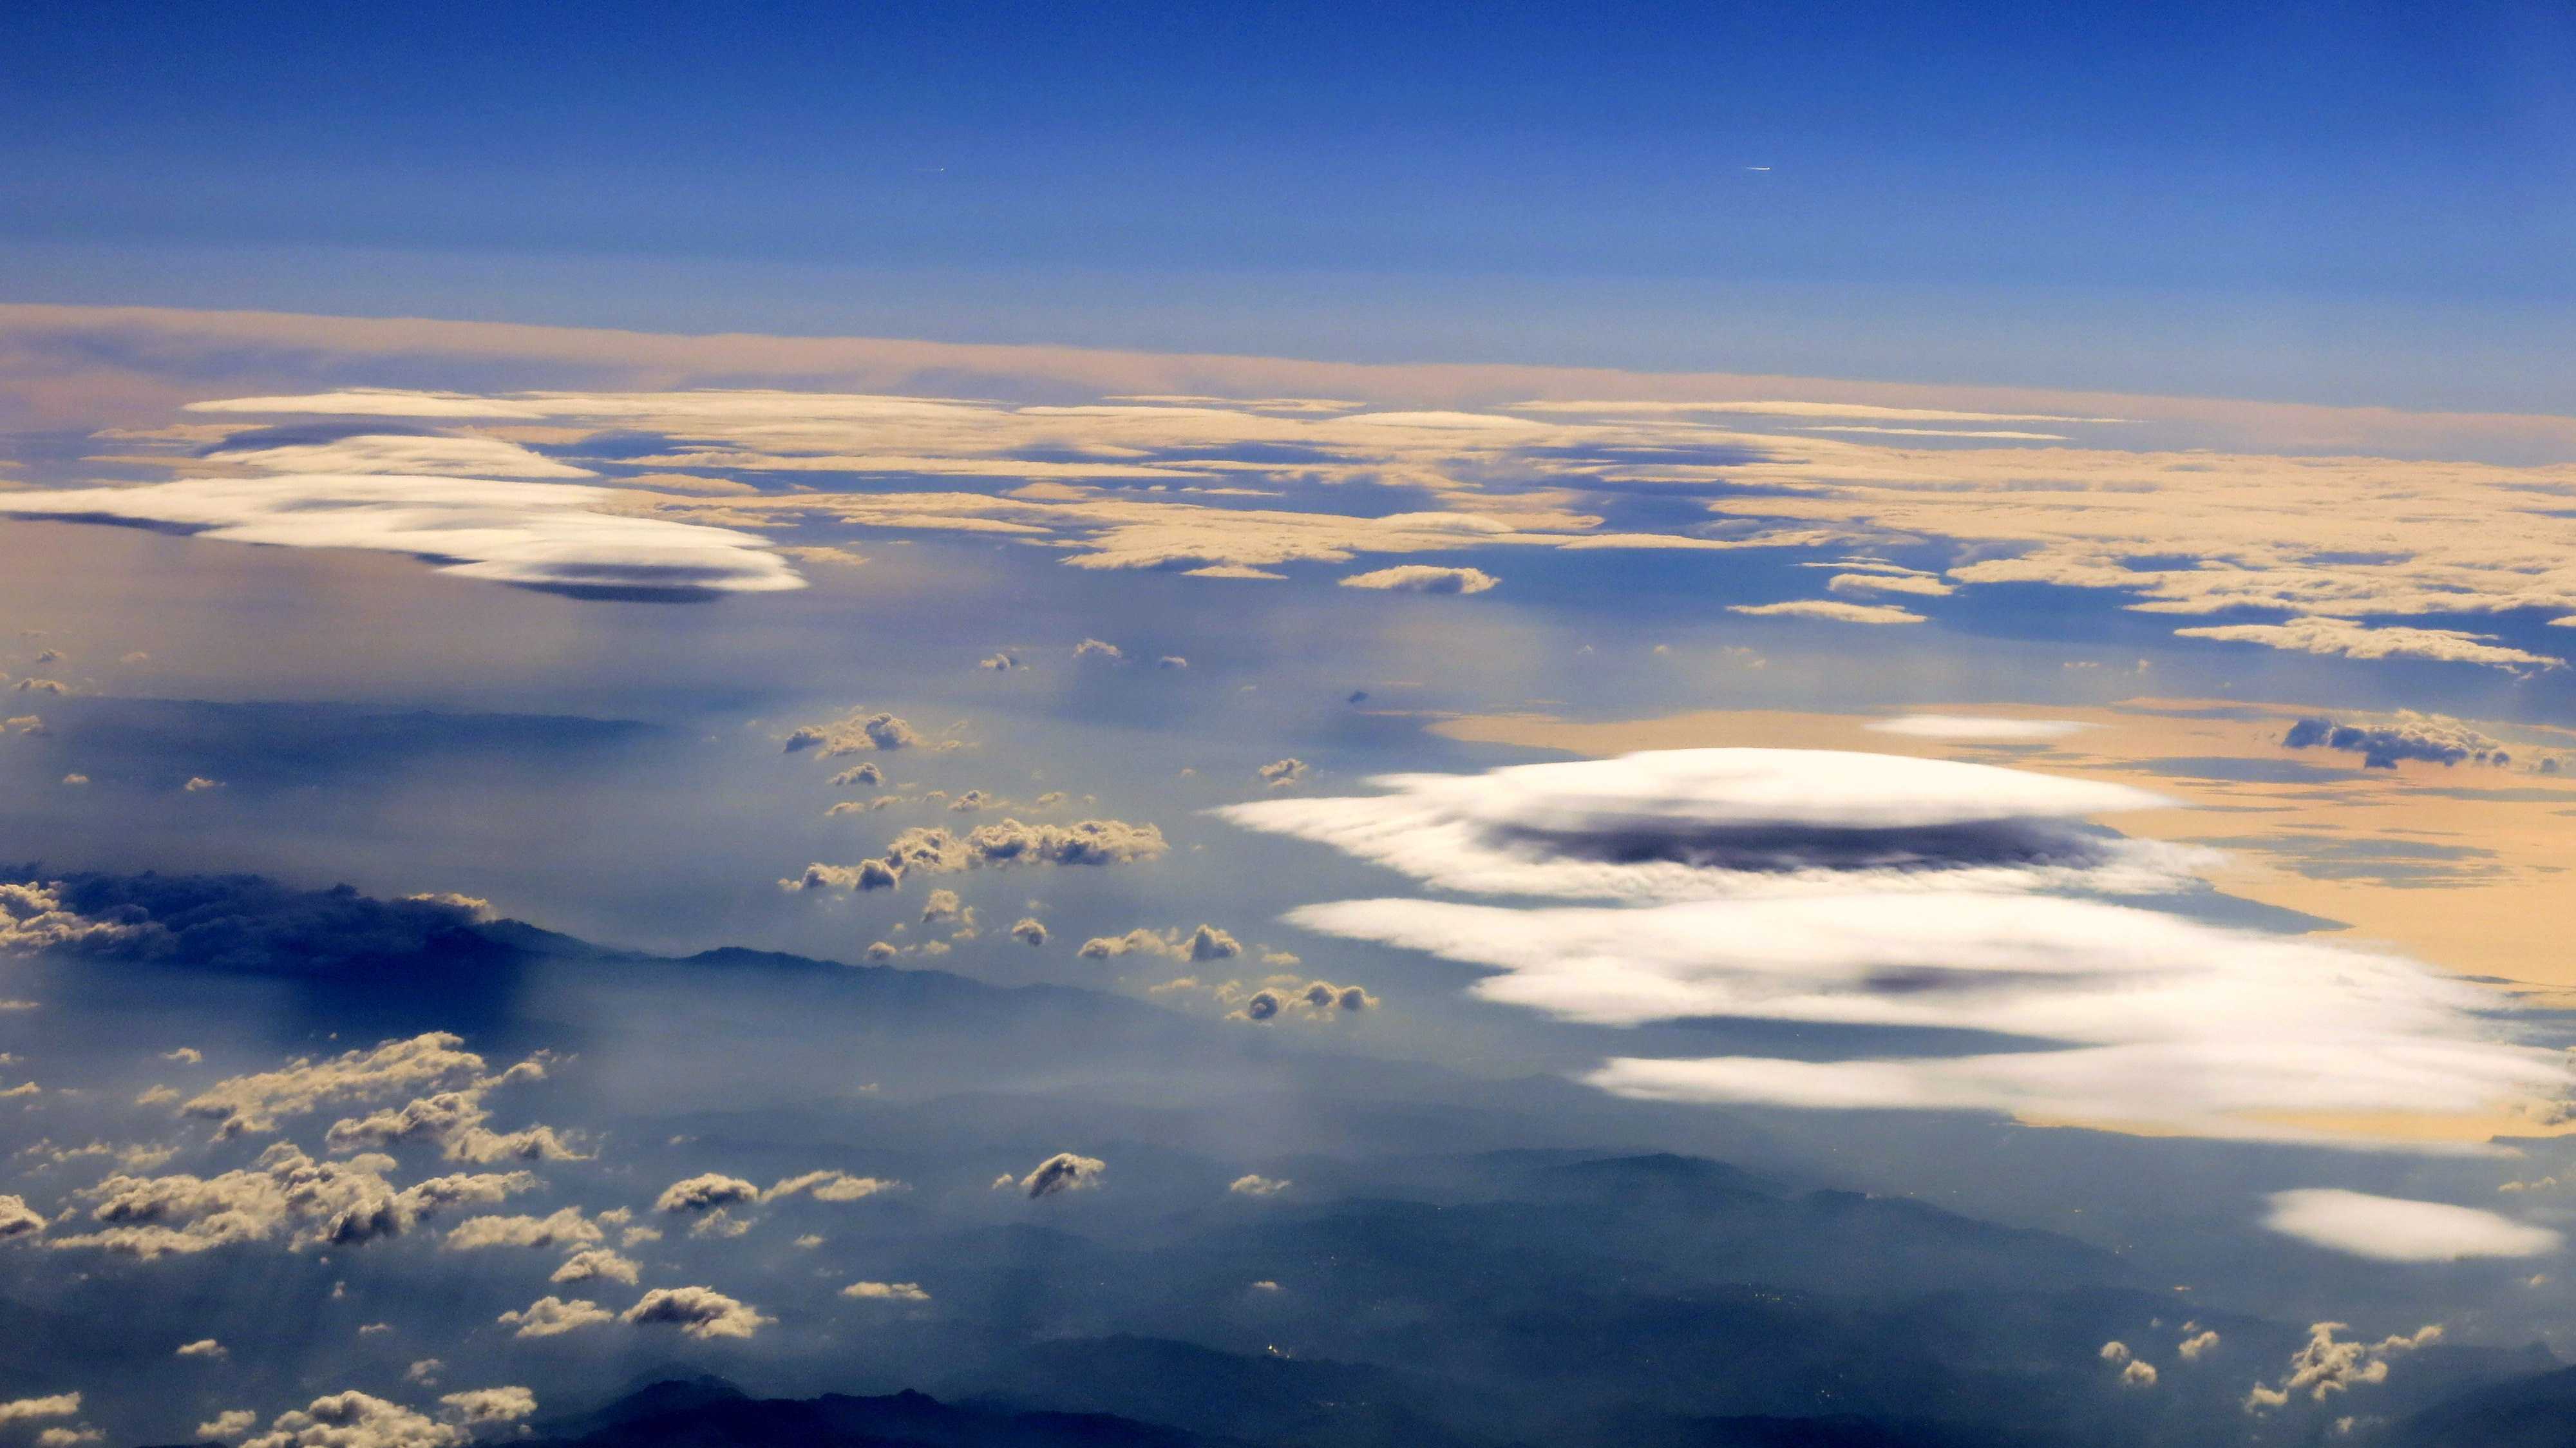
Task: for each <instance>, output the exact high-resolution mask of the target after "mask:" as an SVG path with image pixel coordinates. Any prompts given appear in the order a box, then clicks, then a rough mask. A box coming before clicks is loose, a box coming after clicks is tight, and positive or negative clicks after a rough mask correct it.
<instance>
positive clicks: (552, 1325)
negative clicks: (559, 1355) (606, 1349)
mask: <svg viewBox="0 0 2576 1448" xmlns="http://www.w3.org/2000/svg"><path fill="white" fill-rule="evenodd" d="M616 1320H617V1314H616V1313H613V1312H611V1311H609V1310H608V1309H607V1308H604V1307H602V1306H600V1305H599V1304H598V1303H596V1302H588V1301H584V1300H581V1299H578V1298H576V1299H574V1300H573V1301H570V1302H566V1301H565V1300H564V1299H562V1298H560V1297H554V1296H546V1297H540V1298H538V1299H537V1300H536V1301H534V1302H531V1303H529V1304H528V1305H527V1306H525V1307H523V1308H519V1309H517V1310H515V1311H511V1312H505V1313H502V1314H501V1315H500V1316H499V1317H498V1318H495V1319H494V1321H496V1322H498V1323H500V1324H501V1325H502V1326H503V1327H507V1328H514V1329H516V1331H514V1332H512V1333H511V1334H510V1335H511V1336H512V1337H560V1336H562V1335H563V1334H564V1333H567V1332H578V1331H580V1330H581V1329H583V1328H585V1327H597V1326H599V1325H600V1324H602V1323H606V1322H615V1321H616Z"/></svg>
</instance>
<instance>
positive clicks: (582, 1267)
mask: <svg viewBox="0 0 2576 1448" xmlns="http://www.w3.org/2000/svg"><path fill="white" fill-rule="evenodd" d="M641 1271H642V1269H641V1268H640V1267H638V1266H637V1265H636V1262H635V1260H634V1259H633V1258H631V1257H625V1256H620V1255H619V1254H618V1253H616V1252H612V1251H610V1250H609V1249H607V1248H605V1247H594V1248H590V1249H588V1250H585V1251H580V1252H575V1253H573V1254H572V1255H571V1256H569V1257H566V1258H565V1259H564V1260H563V1265H561V1266H559V1267H557V1268H555V1270H554V1275H552V1276H550V1277H548V1278H547V1279H546V1280H547V1281H548V1282H558V1283H561V1282H623V1283H625V1284H626V1285H627V1286H629V1287H632V1286H634V1285H635V1282H636V1278H637V1275H638V1274H639V1273H640V1272H641Z"/></svg>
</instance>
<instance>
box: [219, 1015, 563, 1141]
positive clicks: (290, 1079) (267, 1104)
mask: <svg viewBox="0 0 2576 1448" xmlns="http://www.w3.org/2000/svg"><path fill="white" fill-rule="evenodd" d="M464 1046H465V1040H464V1038H463V1037H461V1036H456V1035H452V1034H450V1033H448V1032H446V1031H424V1032H422V1033H421V1034H420V1035H417V1036H412V1037H408V1038H406V1039H402V1040H393V1041H383V1042H380V1043H378V1044H377V1045H375V1046H374V1047H372V1048H369V1049H366V1050H352V1051H344V1052H342V1053H340V1054H339V1055H337V1056H330V1057H324V1058H320V1059H316V1058H313V1057H309V1056H300V1057H297V1058H296V1059H295V1060H293V1061H290V1062H288V1063H287V1065H286V1066H285V1067H283V1068H282V1069H279V1070H275V1071H256V1072H252V1073H250V1074H248V1075H242V1076H230V1077H226V1078H225V1079H223V1080H221V1081H218V1082H216V1083H215V1084H214V1085H212V1086H210V1087H208V1088H206V1089H205V1090H204V1091H202V1092H200V1093H198V1094H197V1095H196V1096H194V1097H191V1098H190V1099H189V1100H188V1101H187V1102H186V1104H184V1105H183V1106H181V1107H180V1110H182V1111H184V1112H186V1113H187V1114H188V1115H190V1116H195V1117H201V1118H203V1119H206V1120H209V1121H213V1122H215V1123H216V1128H215V1130H216V1135H218V1136H221V1137H231V1136H239V1135H243V1134H245V1133H259V1132H270V1131H275V1130H277V1127H278V1120H279V1118H281V1117H288V1116H303V1115H307V1114H310V1113H312V1112H314V1111H318V1110H321V1109H322V1108H323V1107H326V1106H333V1105H337V1104H340V1103H342V1102H363V1101H367V1100H369V1099H382V1098H385V1097H389V1096H400V1095H407V1094H409V1093H412V1092H415V1091H420V1090H423V1089H425V1088H436V1087H443V1086H459V1087H465V1088H469V1091H468V1094H469V1095H475V1094H479V1092H480V1091H481V1090H486V1089H489V1088H491V1087H493V1086H497V1085H502V1084H507V1083H511V1082H516V1081H524V1080H531V1079H540V1078H542V1077H543V1075H544V1071H545V1068H544V1066H543V1065H542V1064H541V1063H540V1062H539V1061H536V1060H530V1061H525V1062H521V1063H520V1064H518V1065H516V1066H512V1067H511V1068H509V1070H507V1071H504V1072H502V1073H500V1074H498V1075H490V1076H487V1075H486V1074H485V1062H484V1060H483V1058H482V1057H481V1056H479V1055H476V1054H475V1053H474V1052H472V1051H468V1050H466V1049H464ZM433 1099H434V1098H433ZM413 1105H414V1106H419V1107H421V1110H420V1111H419V1112H418V1113H417V1114H414V1115H407V1114H406V1113H409V1112H410V1111H411V1107H406V1108H404V1111H402V1112H394V1113H389V1114H385V1115H383V1116H382V1117H376V1116H371V1117H367V1118H364V1119H360V1120H354V1121H343V1122H339V1123H336V1124H335V1125H334V1126H333V1128H332V1136H333V1139H332V1141H331V1145H332V1146H333V1147H335V1148H350V1147H355V1146H358V1145H362V1144H366V1143H368V1142H370V1141H374V1142H378V1143H382V1142H384V1141H390V1140H400V1139H403V1134H404V1129H405V1128H407V1127H409V1126H411V1125H412V1124H414V1123H419V1134H427V1135H435V1134H437V1133H438V1132H439V1131H440V1130H441V1129H442V1128H443V1127H446V1126H453V1124H454V1123H455V1122H456V1121H460V1120H465V1119H466V1118H467V1117H470V1115H471V1112H472V1109H473V1108H471V1107H470V1106H467V1107H460V1108H457V1109H456V1112H452V1111H451V1110H450V1109H449V1108H445V1107H440V1106H435V1105H428V1104H425V1103H423V1102H414V1103H413ZM457 1112H462V1113H463V1114H462V1115H459V1114H457ZM343 1128H346V1130H345V1131H344V1130H343ZM387 1133H391V1134H390V1135H389V1134H387Z"/></svg>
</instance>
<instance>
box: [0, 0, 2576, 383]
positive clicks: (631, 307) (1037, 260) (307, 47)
mask: <svg viewBox="0 0 2576 1448" xmlns="http://www.w3.org/2000/svg"><path fill="white" fill-rule="evenodd" d="M133 21H134V23H131V24H118V25H113V26H110V25H103V24H100V23H99V17H98V15H97V14H96V13H95V12H93V11H88V10H82V11H78V12H74V11H68V10H66V11H61V12H57V13H55V14H53V15H40V14H34V13H26V14H22V15H20V16H18V17H16V18H15V19H13V20H12V21H11V22H9V30H10V32H11V43H10V44H8V45H7V46H6V47H0V50H5V58H0V67H5V69H0V74H5V75H6V77H7V85H8V89H9V92H10V95H11V101H12V104H11V106H10V114H9V116H8V118H7V119H6V120H5V121H0V127H5V128H6V129H5V135H6V138H7V142H8V145H9V147H10V150H11V154H12V158H13V160H12V166H11V168H10V173H11V174H10V177H9V178H8V179H7V180H6V181H5V182H0V247H4V248H6V251H5V252H0V255H14V256H15V258H16V260H15V262H14V263H13V266H12V270H13V271H15V272H17V274H18V276H19V278H20V280H19V283H18V285H17V286H16V287H13V288H12V291H13V294H14V295H15V296H16V297H17V299H20V300H66V301H107V300H116V301H135V300H157V301H165V302H168V303H172V304H184V305H214V306H257V307H270V308H279V309H288V310H334V309H338V310H359V311H376V312H382V311H386V310H392V311H416V312H426V313H431V314H437V315H473V316H502V315H506V316H509V317H511V318H512V319H517V320H532V319H542V320H548V321H558V322H566V323H583V324H607V325H628V326H639V327H648V328H650V327H674V328H681V329H689V330H702V329H710V330H711V329H715V328H717V327H719V326H725V325H734V326H749V327H757V328H760V329H763V330H774V331H786V332H829V331H848V330H876V331H885V332H891V333H895V334H902V335H951V336H972V337H976V338H979V339H983V340H1051V341H1070V342H1077V343H1103V344H1125V345H1150V346H1160V347H1172V348H1182V349H1207V350H1221V351H1238V352H1263V353H1283V352H1284V353H1292V354H1297V355H1323V356H1366V357H1370V358H1373V359H1385V360H1421V359H1425V358H1441V359H1446V360H1460V359H1463V358H1470V357H1472V358H1476V359H1480V360H1487V359H1490V360H1503V359H1513V360H1519V359H1526V358H1528V357H1531V356H1533V355H1539V354H1546V355H1549V356H1552V357H1559V356H1562V355H1564V354H1565V353H1566V352H1567V351H1569V350H1580V351H1581V352H1582V353H1583V354H1584V357H1585V360H1592V361H1598V362H1601V363H1605V364H1623V363H1624V364H1630V365H1650V366H1697V367H1726V368H1730V369H1732V370H1794V371H1803V372H1810V373H1814V372H1823V373H1828V374H1833V375H1873V376H1889V375H1894V374H1896V373H1898V372H1900V371H1902V372H1904V373H1905V375H1909V376H1915V377H1920V378H1923V379H1924V380H1944V381H1961V380H1982V381H1997V382H2017V381H2032V380H2040V379H2043V378H2045V379H2046V380H2053V381H2069V380H2076V379H2072V378H2069V377H2068V376H2067V375H2066V373H2067V372H2068V371H2069V370H2072V369H2080V370H2082V371H2084V372H2085V373H2087V374H2088V376H2087V377H2086V378H2084V379H2083V380H2087V381H2091V382H2094V383H2096V384H2098V385H2105V386H2120V387H2132V388H2139V389H2142V390H2160V391H2175V392H2190V393H2202V394H2207V393H2213V392H2214V393H2236V394H2241V395H2263V396H2282V397H2313V398H2317V399H2319V400H2332V401H2344V402H2363V401H2395V402H2400V403H2404V402H2414V401H2425V402H2439V403H2441V404H2443V405H2451V406H2476V405H2482V404H2483V405H2512V406H2521V407H2538V406H2541V405H2544V404H2545V400H2546V398H2547V397H2549V396H2551V395H2553V394H2554V392H2555V390H2556V389H2560V388H2563V385H2564V381H2565V378H2564V372H2563V368H2559V367H2556V366H2553V365H2552V363H2551V361H2550V355H2551V353H2550V348H2549V346H2548V337H2549V336H2550V335H2551V334H2552V332H2553V331H2554V330H2556V329H2558V328H2560V327H2562V326H2563V324H2564V322H2565V321H2566V318H2567V314H2568V308H2569V305H2570V302H2571V299H2576V298H2571V289H2570V285H2569V281H2570V276H2569V269H2568V267H2567V266H2566V264H2565V257H2566V255H2567V253H2568V250H2569V246H2570V244H2571V242H2576V227H2572V226H2571V223H2572V222H2576V213H2571V203H2570V201H2569V200H2568V197H2569V195H2570V192H2569V190H2568V187H2567V186H2566V184H2565V182H2566V178H2567V175H2568V170H2569V163H2570V161H2571V159H2576V140H2571V138H2576V116H2571V114H2570V110H2571V102H2570V100H2569V98H2568V96H2567V94H2566V88H2565V86H2564V84H2563V80H2562V78H2563V76H2564V75H2565V74H2566V73H2567V70H2568V67H2569V65H2570V63H2571V60H2576V56H2571V49H2576V23H2572V22H2571V21H2570V19H2569V17H2568V16H2567V15H2566V14H2565V12H2563V11H2560V10H2556V9H2554V8H2552V7H2541V6H2527V7H2498V6H2467V7H2443V8H2441V9H2440V10H2439V11H2438V12H2436V11H2434V10H2430V9H2427V8H2425V7H2410V6H2376V7H2333V8H2328V7H2283V8H2281V9H2279V10H2277V11H2275V12H2273V13H2267V14H2263V15H2257V16H2248V15H2246V14H2245V13H2244V12H2243V8H2242V7H2235V6H2209V7H2177V6H2162V7H2152V8H2143V9H2119V10H2116V11H2115V10H2111V9H2108V8H2105V7H2064V6H2027V7H2023V6H1979V7H1951V8H1947V9H1943V8H1926V7H1917V6H1895V5H1850V6H1825V7H1708V6H1625V7H1615V8H1609V9H1603V8H1597V7H1586V8H1583V9H1581V10H1576V9H1573V8H1555V9H1539V8H1528V7H1481V6H1480V7H1457V8H1449V7H1423V6H1415V7H1403V8H1400V9H1390V8H1386V7H1377V8H1369V9H1358V8H1348V7H1309V6H1264V7H1226V8H1224V9H1223V10H1222V11H1217V10H1210V9H1207V8H1205V7H1193V6H1173V7H1161V8H1157V7H1138V6H1125V7H1117V8H1101V9H1084V10H1082V11H1081V12H1080V13H1078V14H1076V13H1067V12H1065V11H1063V10H1061V9H1059V8H1057V7H1046V6H1019V7H975V8H963V7H912V6H886V7H868V8H866V9H859V8H853V7H837V6H818V7H810V8H808V7H786V8H782V7H767V8H759V9H753V10H745V11H736V10H726V11H723V12H716V11H712V10H706V9H703V8H697V7H668V6H618V7H576V8H556V9H551V10H549V12H548V14H547V17H546V19H545V20H544V21H543V23H535V22H531V21H529V20H527V19H524V18H509V17H502V16H498V15H495V14H493V13H488V12H485V11H483V10H481V9H480V8H477V7H441V6H425V7H405V8H402V9H399V10H381V9H376V8H372V7H370V8H364V9H351V8H347V7H299V6H264V7H259V8H258V9H257V10H256V11H251V12H239V11H232V12H225V11H208V10H203V9H201V8H195V7H169V8H168V9H167V10H166V11H164V10H159V9H155V10H153V11H152V12H151V13H149V14H148V15H146V14H143V13H140V12H138V13H137V14H135V15H134V17H133ZM1756 168H1768V169H1756ZM127 253H131V254H132V255H134V256H140V257H149V258H150V259H151V260H152V265H150V266H148V267H143V268H133V267H128V268H127V269H126V271H125V272H124V273H123V274H121V275H120V276H119V277H118V279H117V282H116V284H115V290H117V291H118V292H119V293H120V294H119V295H115V296H108V295H103V294H102V293H103V292H105V291H107V290H108V289H109V283H108V282H107V280H106V278H105V277H104V276H102V274H101V263H100V258H101V257H103V256H111V255H123V254H127ZM137 270H140V271H142V272H144V273H145V274H146V275H147V276H148V280H146V281H144V283H143V285H144V286H145V287H146V288H148V289H149V290H150V291H151V292H152V293H153V295H152V296H150V297H137V296H134V295H132V292H133V290H134V282H133V281H132V280H130V278H131V276H132V274H133V272H134V271H137ZM653 279H659V283H658V284H655V283H654V280H653ZM997 297H1007V298H1008V299H1009V304H1008V306H1007V307H1005V306H1002V305H999V304H997V302H996V300H995V299H996V298H997ZM352 300H358V301H362V302H363V301H370V300H371V301H372V303H373V305H372V306H367V305H360V306H350V305H348V303H350V302H351V301H352ZM532 311H542V312H543V313H544V315H543V316H542V318H535V317H531V316H530V315H529V314H530V313H531V312H532ZM1890 335H1894V336H1898V337H1901V338H1903V339H1904V343H1903V348H1902V350H1901V351H1900V350H1899V349H1897V348H1895V347H1891V346H1890V345H1889V344H1888V343H1887V341H1886V339H1887V338H1888V337H1889V336H1890ZM2106 339H2117V340H2118V342H2119V344H2120V345H2117V346H2105V345H2103V344H2104V342H2105V341H2106ZM2356 352H2360V353H2365V354H2368V355H2366V356H2364V357H2361V358H2356V357H2355V356H2354V355H2353V354H2354V353H2356ZM1899 357H1910V358H1911V359H1912V360H1911V361H1910V362H1900V361H1899V360H1898V359H1899ZM2535 373H2537V374H2539V375H2535ZM2195 383H2197V385H2195ZM2374 388H2375V389H2377V395H2374V394H2373V389H2374Z"/></svg>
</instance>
